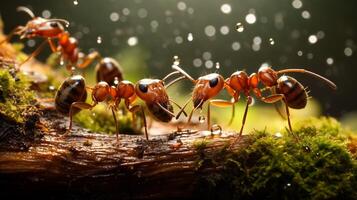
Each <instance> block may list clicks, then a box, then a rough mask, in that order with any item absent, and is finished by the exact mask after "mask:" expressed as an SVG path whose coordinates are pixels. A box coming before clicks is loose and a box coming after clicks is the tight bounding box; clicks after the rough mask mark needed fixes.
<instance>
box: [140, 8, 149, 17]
mask: <svg viewBox="0 0 357 200" xmlns="http://www.w3.org/2000/svg"><path fill="white" fill-rule="evenodd" d="M138 16H139V17H140V18H145V17H147V16H148V11H147V10H146V9H145V8H140V9H139V11H138Z"/></svg>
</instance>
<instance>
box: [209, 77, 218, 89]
mask: <svg viewBox="0 0 357 200" xmlns="http://www.w3.org/2000/svg"><path fill="white" fill-rule="evenodd" d="M217 84H218V78H214V79H211V80H210V81H209V86H210V87H211V88H213V87H215V86H216V85H217Z"/></svg>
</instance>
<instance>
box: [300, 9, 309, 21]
mask: <svg viewBox="0 0 357 200" xmlns="http://www.w3.org/2000/svg"><path fill="white" fill-rule="evenodd" d="M301 16H302V18H304V19H310V18H311V15H310V13H309V11H307V10H304V11H302V13H301Z"/></svg>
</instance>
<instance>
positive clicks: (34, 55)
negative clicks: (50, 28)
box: [19, 40, 47, 67]
mask: <svg viewBox="0 0 357 200" xmlns="http://www.w3.org/2000/svg"><path fill="white" fill-rule="evenodd" d="M46 43H47V40H45V41H43V42H42V43H41V44H40V46H38V47H37V49H36V50H35V51H34V52H32V53H31V55H30V56H28V57H27V58H26V60H25V61H23V62H22V63H21V64H20V65H19V66H20V67H21V66H22V65H23V64H24V63H26V62H27V61H29V60H30V59H31V58H33V57H36V56H37V55H38V54H39V53H40V52H41V51H42V49H43V48H44V47H45V44H46Z"/></svg>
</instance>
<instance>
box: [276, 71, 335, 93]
mask: <svg viewBox="0 0 357 200" xmlns="http://www.w3.org/2000/svg"><path fill="white" fill-rule="evenodd" d="M291 72H292V73H294V72H296V73H306V74H309V75H311V76H314V77H316V78H318V79H320V80H322V81H324V82H325V83H327V85H328V86H329V87H330V88H331V89H333V90H337V86H336V84H335V83H333V82H332V81H330V80H329V79H327V78H325V77H323V76H321V75H319V74H316V73H314V72H311V71H308V70H305V69H283V70H280V71H277V72H276V73H277V74H283V73H291Z"/></svg>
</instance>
